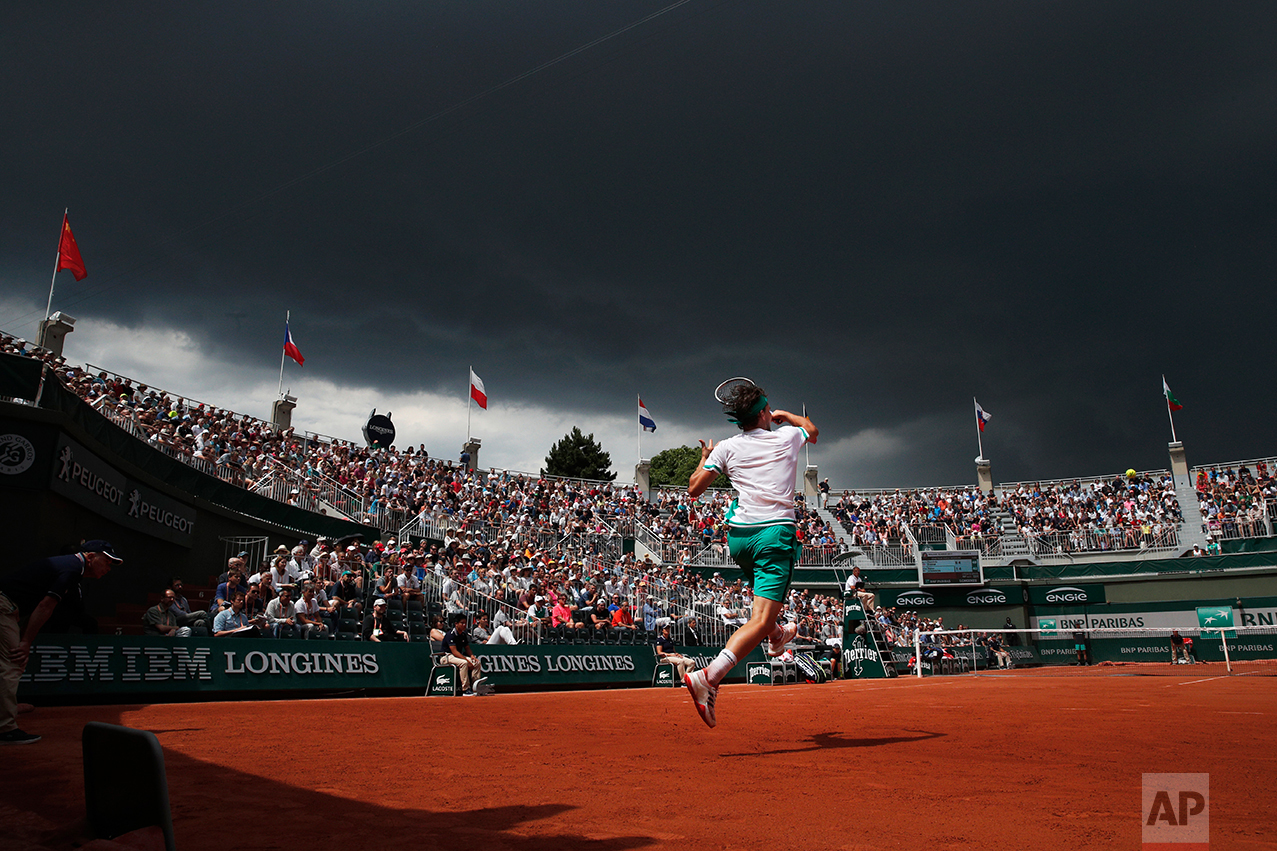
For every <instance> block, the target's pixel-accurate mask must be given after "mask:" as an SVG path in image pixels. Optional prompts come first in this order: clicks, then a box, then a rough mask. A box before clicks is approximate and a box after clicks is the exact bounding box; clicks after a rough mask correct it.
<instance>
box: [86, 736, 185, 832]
mask: <svg viewBox="0 0 1277 851" xmlns="http://www.w3.org/2000/svg"><path fill="white" fill-rule="evenodd" d="M82 742H83V745H82V746H83V752H84V807H85V810H86V811H87V821H88V824H89V829H90V832H91V833H92V834H93V836H94V837H98V838H102V839H114V838H115V837H117V836H122V835H124V834H126V833H131V832H132V831H135V830H140V829H143V828H158V829H159V831H160V832H161V833H162V834H163V837H164V847H165V849H167V851H173V849H174V848H176V847H177V846H176V843H175V842H174V839H173V818H172V813H171V810H170V808H169V795H168V777H167V775H166V773H165V770H164V751H163V750H162V749H161V748H160V742H159V740H158V739H156V738H155V734H154V733H150V732H147V731H145V730H133V729H130V728H128V727H120V726H117V725H115V724H103V723H101V722H99V721H90V722H89V723H88V724H86V725H85V726H84V732H83V734H82ZM120 847H125V846H123V845H121V846H120Z"/></svg>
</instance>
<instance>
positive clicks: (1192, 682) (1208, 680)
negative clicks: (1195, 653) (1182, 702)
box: [1162, 676, 1228, 688]
mask: <svg viewBox="0 0 1277 851" xmlns="http://www.w3.org/2000/svg"><path fill="white" fill-rule="evenodd" d="M1226 679H1228V677H1226V676H1224V677H1207V678H1206V679H1204V680H1189V681H1188V682H1186V683H1167V684H1166V685H1164V686H1162V688H1170V687H1171V686H1191V685H1193V684H1194V683H1209V682H1211V681H1212V680H1226Z"/></svg>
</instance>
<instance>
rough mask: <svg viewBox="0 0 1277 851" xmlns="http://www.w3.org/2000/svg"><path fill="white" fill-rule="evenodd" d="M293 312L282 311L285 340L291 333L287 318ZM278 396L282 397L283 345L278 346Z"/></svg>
mask: <svg viewBox="0 0 1277 851" xmlns="http://www.w3.org/2000/svg"><path fill="white" fill-rule="evenodd" d="M292 317H293V312H292V311H291V310H285V311H284V340H285V341H287V340H288V339H289V338H290V336H291V334H290V332H289V329H288V320H290V319H292ZM278 396H279V398H281V399H282V398H284V347H283V346H280V347H279V393H278Z"/></svg>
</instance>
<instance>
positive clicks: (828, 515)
mask: <svg viewBox="0 0 1277 851" xmlns="http://www.w3.org/2000/svg"><path fill="white" fill-rule="evenodd" d="M815 512H816V516H817V517H819V518H820V519H821V520H824V521H825V522H826V523H828V524H829V528H830V529H833V530H834V536H835V537H836V538H838V540H839V541H840V542H841V543H842V544H843V546H844V547H846V548H847V549H849V550H851V551H852V552H854V553H856V555H854V556H852V557H851V558H850V559H848V560H847V568H846V569H847V570H848V571H850V570H851V569H852V568H853V567H857V566H858V567H860V569H861V570H868V569H869V568H871V567H875V565H874V563H873V560H872V559H870V558H869V556H867V555H865V554H864V553H862V552H860V548H859V547H858V546H856V545H855V544H853V543H852V541H851V535H850V534H848V532H847V530H846V529H844V528H843V526H842V523H841V522H840V521H839V520H838V518H837V517H835V516H834V513H833V512H832V511H830V510H829V509H828V508H816V509H815Z"/></svg>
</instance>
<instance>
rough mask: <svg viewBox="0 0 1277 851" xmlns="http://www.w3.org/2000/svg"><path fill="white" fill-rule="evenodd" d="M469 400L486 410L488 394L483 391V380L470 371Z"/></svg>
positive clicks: (472, 370)
mask: <svg viewBox="0 0 1277 851" xmlns="http://www.w3.org/2000/svg"><path fill="white" fill-rule="evenodd" d="M470 398H471V399H473V400H475V401H476V402H478V403H479V407H480V408H483V409H484V410H485V411H486V410H488V394H487V393H486V392H485V391H484V389H483V379H482V378H480V377H479V376H477V375H475V374H474V369H473V368H472V369H471V370H470Z"/></svg>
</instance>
